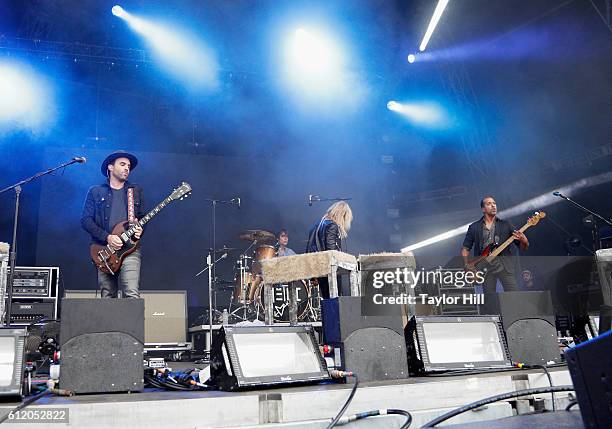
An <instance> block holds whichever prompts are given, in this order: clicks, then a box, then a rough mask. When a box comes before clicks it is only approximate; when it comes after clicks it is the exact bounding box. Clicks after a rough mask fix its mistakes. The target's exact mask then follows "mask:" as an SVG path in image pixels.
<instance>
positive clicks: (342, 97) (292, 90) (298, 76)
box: [279, 27, 367, 115]
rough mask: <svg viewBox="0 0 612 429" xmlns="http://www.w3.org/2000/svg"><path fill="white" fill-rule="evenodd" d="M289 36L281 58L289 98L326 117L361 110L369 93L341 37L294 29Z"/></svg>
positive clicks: (315, 29) (310, 29) (327, 31)
mask: <svg viewBox="0 0 612 429" xmlns="http://www.w3.org/2000/svg"><path fill="white" fill-rule="evenodd" d="M285 34H286V35H287V36H286V39H285V42H284V44H283V48H282V50H281V51H280V55H279V65H280V68H281V79H280V82H281V86H282V87H283V88H282V89H283V91H284V93H285V94H286V93H289V94H290V95H291V98H293V99H294V101H296V102H297V103H298V104H300V105H301V107H306V108H308V107H310V106H314V107H315V109H316V112H323V111H324V112H325V114H326V115H330V114H333V113H334V112H337V113H338V114H342V115H345V114H346V113H347V112H348V111H349V110H352V109H356V108H358V107H359V106H360V104H361V102H362V100H363V98H364V97H365V96H366V94H367V90H366V88H365V84H364V82H363V81H362V79H361V78H360V76H359V75H358V74H357V73H355V72H353V71H352V70H351V64H350V59H351V58H352V57H351V55H350V54H349V51H348V50H347V48H346V46H344V44H343V43H342V41H341V39H340V38H339V37H338V36H337V35H335V34H333V33H332V32H331V31H329V30H326V29H324V28H315V27H299V28H297V29H296V28H295V27H292V28H291V30H289V31H287V32H286V33H285Z"/></svg>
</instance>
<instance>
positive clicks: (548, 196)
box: [401, 172, 612, 252]
mask: <svg viewBox="0 0 612 429" xmlns="http://www.w3.org/2000/svg"><path fill="white" fill-rule="evenodd" d="M610 182H612V172H608V173H602V174H599V175H597V176H591V177H586V178H584V179H580V180H577V181H576V182H574V183H571V184H569V185H565V186H563V187H561V188H559V189H558V191H559V192H560V193H562V194H564V195H567V196H571V195H572V194H573V193H575V192H577V191H579V190H581V189H585V188H590V187H592V186H597V185H601V184H604V183H610ZM560 201H561V199H560V198H559V197H556V196H554V195H552V193H551V192H547V193H545V194H542V195H539V196H537V197H534V198H531V199H529V200H527V201H525V202H523V203H520V204H517V205H516V206H513V207H510V208H509V209H506V210H502V211H501V212H499V213H498V216H499V217H501V218H509V217H514V216H518V215H521V214H524V213H527V212H533V211H536V210H541V209H543V208H544V207H548V206H550V205H552V204H556V203H558V202H560ZM468 226H470V224H469V223H466V224H465V225H462V226H460V227H457V228H453V229H451V230H449V231H446V232H443V233H442V234H438V235H436V236H434V237H431V238H428V239H426V240H423V241H419V242H418V243H415V244H411V245H409V246H406V247H404V248H403V249H402V250H401V251H402V252H407V251H413V250H416V249H420V248H422V247H425V246H429V245H431V244H434V243H438V242H440V241H443V240H447V239H449V238H453V237H456V236H458V235H461V234H465V232H466V231H467V228H468Z"/></svg>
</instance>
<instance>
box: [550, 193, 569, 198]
mask: <svg viewBox="0 0 612 429" xmlns="http://www.w3.org/2000/svg"><path fill="white" fill-rule="evenodd" d="M552 194H553V195H554V196H555V197H560V198H566V199H567V197H566V196H565V195H563V194H562V193H561V192H559V191H555V192H553V193H552Z"/></svg>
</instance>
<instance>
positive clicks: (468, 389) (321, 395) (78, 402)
mask: <svg viewBox="0 0 612 429" xmlns="http://www.w3.org/2000/svg"><path fill="white" fill-rule="evenodd" d="M183 365H184V364H183ZM550 372H551V375H552V378H553V383H554V384H555V385H567V384H572V382H571V378H570V375H569V372H568V371H567V369H566V368H563V367H561V368H554V369H551V370H550ZM544 386H548V379H547V378H546V376H545V375H544V373H543V372H541V371H538V370H516V371H510V372H496V373H487V374H469V375H461V376H445V377H439V376H436V377H431V376H430V377H414V378H409V379H406V380H397V381H393V382H384V383H382V382H374V383H361V384H360V387H359V389H358V390H357V393H356V395H355V398H354V399H353V401H352V403H351V405H350V406H349V408H348V410H347V413H348V414H353V413H356V412H361V411H367V410H372V409H381V408H399V409H404V410H408V411H410V412H411V413H412V414H413V419H414V420H413V423H412V425H411V427H420V426H421V425H422V424H423V423H425V422H427V421H429V420H431V419H432V418H434V417H436V416H438V415H440V414H442V413H444V412H446V411H448V410H450V409H453V408H456V407H459V406H461V405H465V404H467V403H470V402H473V401H475V400H478V399H482V398H485V397H487V396H492V395H495V394H499V393H505V392H510V391H513V390H517V389H526V388H532V387H544ZM350 388H351V384H350V383H349V384H323V385H315V386H299V387H291V388H282V389H266V390H252V391H244V392H231V393H228V392H219V391H198V392H180V391H166V390H164V391H161V390H158V389H146V391H144V392H140V393H131V394H128V393H124V394H104V395H80V396H74V397H71V398H66V397H54V396H47V397H44V398H42V399H40V400H39V401H37V402H36V403H35V404H33V405H31V406H29V407H27V408H26V410H36V409H41V408H67V409H68V411H69V423H68V424H64V423H52V424H48V423H42V422H41V423H38V424H37V425H36V426H35V427H37V428H40V429H43V428H46V427H49V428H51V429H58V428H60V427H77V428H81V427H88V428H97V427H100V428H102V427H121V428H130V429H140V428H146V429H153V428H168V427H171V428H173V429H181V428H253V427H269V428H276V427H284V428H306V427H325V425H324V420H325V419H330V418H331V417H333V416H334V415H335V414H336V413H337V411H338V410H339V408H340V407H341V406H342V405H343V404H344V401H345V400H346V398H347V396H348V394H349V392H350ZM555 396H556V403H557V407H558V408H560V407H564V406H565V405H566V404H567V403H568V402H569V398H568V392H563V393H557V394H556V395H555ZM539 398H542V399H544V400H545V402H547V405H546V408H548V409H551V402H550V395H541V396H540V397H539ZM532 399H533V398H532ZM15 405H17V404H9V403H4V404H0V406H1V407H2V414H5V413H6V412H8V410H10V409H11V408H12V407H13V406H15ZM529 405H530V401H529V400H527V399H525V400H521V401H519V403H518V407H519V409H521V413H523V412H527V411H528V410H529ZM512 415H513V408H512V406H511V404H510V403H509V402H499V403H496V404H491V405H489V406H487V407H483V408H482V409H478V410H475V411H470V412H468V413H465V414H463V415H461V416H460V417H457V418H454V419H452V420H449V423H452V424H457V423H461V422H471V421H484V420H492V419H498V418H503V417H509V416H512ZM327 421H329V420H327ZM402 422H403V417H397V416H386V417H378V418H371V419H365V420H363V421H359V422H356V423H355V424H352V425H351V427H358V428H359V427H361V428H366V427H367V428H374V427H381V428H382V427H385V428H393V427H399V426H400V425H401V423H402ZM281 423H282V425H280V424H281ZM4 425H6V426H7V427H13V426H14V427H16V428H23V427H24V426H23V424H15V423H9V422H8V421H7V422H5V423H4V424H3V426H4ZM264 425H265V426H264ZM491 427H494V426H493V425H492V426H491Z"/></svg>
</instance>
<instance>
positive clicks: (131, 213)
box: [127, 188, 136, 225]
mask: <svg viewBox="0 0 612 429" xmlns="http://www.w3.org/2000/svg"><path fill="white" fill-rule="evenodd" d="M127 206H128V212H127V215H128V222H129V224H130V225H133V224H134V223H136V216H134V188H128V190H127Z"/></svg>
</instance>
